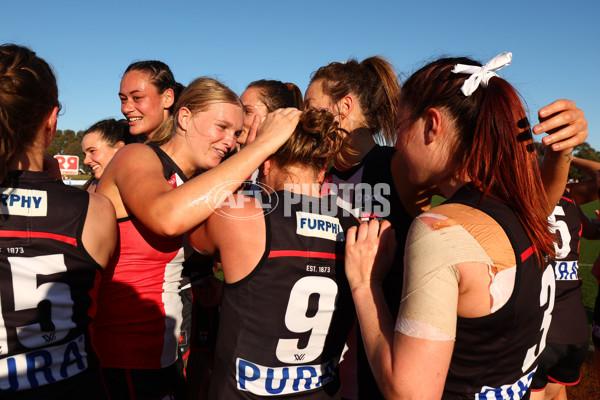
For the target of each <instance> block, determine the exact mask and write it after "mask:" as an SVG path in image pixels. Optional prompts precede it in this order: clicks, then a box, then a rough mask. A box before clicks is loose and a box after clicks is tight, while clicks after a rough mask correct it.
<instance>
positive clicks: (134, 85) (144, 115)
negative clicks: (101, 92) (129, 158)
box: [119, 60, 184, 142]
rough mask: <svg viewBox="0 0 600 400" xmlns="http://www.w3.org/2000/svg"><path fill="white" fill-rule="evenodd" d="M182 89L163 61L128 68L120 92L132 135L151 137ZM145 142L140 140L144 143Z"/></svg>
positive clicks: (133, 65) (122, 79)
mask: <svg viewBox="0 0 600 400" xmlns="http://www.w3.org/2000/svg"><path fill="white" fill-rule="evenodd" d="M183 89H184V86H183V85H182V84H181V83H179V82H177V81H175V78H174V76H173V72H171V69H170V68H169V66H168V65H167V64H165V63H163V62H162V61H156V60H147V61H137V62H134V63H132V64H130V65H129V66H128V67H127V69H126V70H125V73H124V74H123V77H122V78H121V87H120V89H119V98H120V99H121V112H122V113H123V116H125V118H126V119H127V121H128V122H129V131H130V133H131V134H132V135H136V136H137V135H143V136H142V137H143V138H144V140H145V138H146V137H151V136H152V135H153V134H154V132H155V131H156V130H157V129H158V127H159V126H160V124H162V123H163V121H164V120H166V119H167V118H168V117H169V116H170V115H172V114H173V110H174V108H175V104H176V103H177V99H178V98H179V95H180V94H181V92H182V91H183ZM144 140H140V142H143V141H144Z"/></svg>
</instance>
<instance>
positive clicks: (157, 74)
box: [123, 60, 185, 114]
mask: <svg viewBox="0 0 600 400" xmlns="http://www.w3.org/2000/svg"><path fill="white" fill-rule="evenodd" d="M129 71H141V72H146V73H148V74H149V75H150V79H149V81H150V83H151V84H153V85H154V87H156V90H157V91H158V94H163V93H164V92H165V90H167V89H173V96H174V101H173V105H172V106H171V107H170V108H169V114H173V111H174V110H175V103H177V100H178V99H179V95H180V94H181V92H183V89H185V87H184V86H183V85H182V84H181V83H179V82H177V81H175V77H174V76H173V72H171V69H170V68H169V66H168V65H167V64H165V63H164V62H162V61H157V60H147V61H137V62H134V63H132V64H129V66H128V67H127V69H126V70H125V72H124V73H123V75H125V74H126V73H128V72H129Z"/></svg>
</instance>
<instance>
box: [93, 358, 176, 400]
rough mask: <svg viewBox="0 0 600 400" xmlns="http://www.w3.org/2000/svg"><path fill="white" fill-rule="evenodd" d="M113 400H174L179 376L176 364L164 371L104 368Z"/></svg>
mask: <svg viewBox="0 0 600 400" xmlns="http://www.w3.org/2000/svg"><path fill="white" fill-rule="evenodd" d="M101 370H102V379H103V380H104V387H105V388H106V391H107V393H108V395H109V397H110V399H111V400H127V399H136V400H142V399H147V400H151V399H165V398H167V399H169V398H170V399H174V398H175V393H176V391H177V384H178V374H177V368H176V366H175V364H173V365H171V366H169V367H166V368H162V369H121V368H102V369H101Z"/></svg>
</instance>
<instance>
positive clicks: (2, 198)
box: [0, 188, 48, 217]
mask: <svg viewBox="0 0 600 400" xmlns="http://www.w3.org/2000/svg"><path fill="white" fill-rule="evenodd" d="M47 210H48V194H47V193H46V191H43V190H31V189H14V188H0V214H4V215H20V216H24V217H44V216H46V215H47Z"/></svg>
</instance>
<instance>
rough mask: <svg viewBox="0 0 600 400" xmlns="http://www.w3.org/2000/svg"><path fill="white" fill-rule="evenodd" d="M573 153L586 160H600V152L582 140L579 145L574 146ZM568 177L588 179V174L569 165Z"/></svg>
mask: <svg viewBox="0 0 600 400" xmlns="http://www.w3.org/2000/svg"><path fill="white" fill-rule="evenodd" d="M573 155H574V156H575V157H579V158H583V159H586V160H592V161H598V162H600V152H598V151H596V149H594V148H593V147H592V146H590V145H589V143H588V142H583V143H582V144H580V145H579V146H576V147H575V150H574V151H573ZM569 178H570V179H576V180H580V181H582V180H586V179H590V177H589V176H588V174H586V173H585V172H584V171H581V170H579V169H578V168H575V167H571V168H570V169H569Z"/></svg>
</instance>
